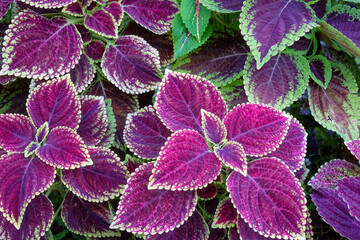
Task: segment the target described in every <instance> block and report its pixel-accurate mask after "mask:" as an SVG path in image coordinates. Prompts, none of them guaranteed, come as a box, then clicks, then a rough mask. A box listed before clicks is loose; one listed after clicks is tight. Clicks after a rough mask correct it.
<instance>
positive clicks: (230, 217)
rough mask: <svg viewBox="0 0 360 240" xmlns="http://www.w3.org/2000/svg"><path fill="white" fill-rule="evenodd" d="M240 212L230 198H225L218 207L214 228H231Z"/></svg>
mask: <svg viewBox="0 0 360 240" xmlns="http://www.w3.org/2000/svg"><path fill="white" fill-rule="evenodd" d="M237 216H238V214H237V211H236V209H235V208H234V205H233V204H232V202H231V199H230V198H225V199H223V200H222V201H221V202H220V203H219V205H218V206H217V208H216V212H215V216H214V222H213V223H212V227H214V228H230V227H233V226H235V224H236V218H237Z"/></svg>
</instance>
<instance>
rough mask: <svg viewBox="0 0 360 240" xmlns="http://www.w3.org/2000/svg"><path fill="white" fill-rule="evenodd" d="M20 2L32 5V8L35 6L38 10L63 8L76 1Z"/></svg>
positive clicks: (34, 0)
mask: <svg viewBox="0 0 360 240" xmlns="http://www.w3.org/2000/svg"><path fill="white" fill-rule="evenodd" d="M19 1H20V2H24V3H27V4H30V6H34V7H37V8H61V7H64V6H66V5H69V4H71V3H73V2H76V0H57V1H54V0H19Z"/></svg>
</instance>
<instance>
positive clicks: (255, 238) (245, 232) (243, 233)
mask: <svg viewBox="0 0 360 240" xmlns="http://www.w3.org/2000/svg"><path fill="white" fill-rule="evenodd" d="M237 229H238V233H239V235H240V238H239V239H251V240H270V239H272V238H270V237H264V236H263V235H260V234H259V233H257V232H255V231H254V229H252V228H250V227H249V224H247V223H246V222H245V221H244V219H242V218H241V216H238V218H237Z"/></svg>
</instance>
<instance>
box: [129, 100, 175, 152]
mask: <svg viewBox="0 0 360 240" xmlns="http://www.w3.org/2000/svg"><path fill="white" fill-rule="evenodd" d="M170 135H171V131H170V130H169V129H168V128H167V127H166V126H165V125H164V124H163V123H162V122H161V120H160V118H159V117H158V116H157V113H156V110H155V108H154V107H153V106H151V105H150V106H147V107H144V108H142V109H140V110H139V111H137V112H135V113H132V114H128V116H127V121H126V126H125V130H124V138H125V141H126V144H127V147H128V148H129V149H130V150H131V151H133V152H134V153H135V154H136V155H138V156H139V157H141V158H146V159H152V158H157V157H158V156H159V153H160V150H161V148H162V147H163V146H164V145H165V142H166V141H167V139H168V137H170Z"/></svg>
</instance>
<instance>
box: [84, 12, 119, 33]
mask: <svg viewBox="0 0 360 240" xmlns="http://www.w3.org/2000/svg"><path fill="white" fill-rule="evenodd" d="M115 22H116V21H115V19H114V17H113V16H112V15H111V14H110V13H108V12H107V11H104V10H97V11H95V12H93V13H91V14H87V15H86V17H85V21H84V26H85V27H86V28H87V29H89V30H92V31H94V32H96V33H97V34H99V35H102V36H104V37H108V38H117V37H118V26H117V24H115Z"/></svg>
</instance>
